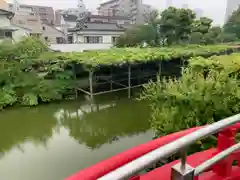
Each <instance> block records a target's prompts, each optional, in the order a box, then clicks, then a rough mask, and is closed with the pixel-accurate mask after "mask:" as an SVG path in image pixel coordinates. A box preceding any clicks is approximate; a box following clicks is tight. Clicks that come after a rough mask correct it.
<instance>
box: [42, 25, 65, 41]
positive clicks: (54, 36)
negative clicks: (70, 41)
mask: <svg viewBox="0 0 240 180" xmlns="http://www.w3.org/2000/svg"><path fill="white" fill-rule="evenodd" d="M42 36H43V38H44V39H45V40H46V41H47V42H49V43H50V44H63V43H66V41H65V39H66V37H65V34H64V32H62V31H61V30H58V29H57V28H55V27H54V26H52V25H49V24H42Z"/></svg>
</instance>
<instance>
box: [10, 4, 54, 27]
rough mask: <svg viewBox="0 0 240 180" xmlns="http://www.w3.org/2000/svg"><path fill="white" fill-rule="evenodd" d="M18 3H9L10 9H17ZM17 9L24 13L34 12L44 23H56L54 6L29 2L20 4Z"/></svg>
mask: <svg viewBox="0 0 240 180" xmlns="http://www.w3.org/2000/svg"><path fill="white" fill-rule="evenodd" d="M15 6H16V5H14V4H9V10H11V11H14V12H15V11H16V7H15ZM17 10H18V11H19V12H22V13H24V12H25V13H33V14H35V15H37V16H39V18H40V20H41V21H42V22H43V23H47V24H54V19H55V17H54V10H53V8H52V7H48V6H35V5H27V4H19V5H18V8H17Z"/></svg>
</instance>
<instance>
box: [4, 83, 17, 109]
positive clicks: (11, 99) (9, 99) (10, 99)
mask: <svg viewBox="0 0 240 180" xmlns="http://www.w3.org/2000/svg"><path fill="white" fill-rule="evenodd" d="M15 102H17V96H16V94H15V92H14V90H13V89H12V88H11V87H7V86H4V87H2V88H0V110H1V109H3V108H4V107H7V106H11V105H13V104H14V103H15Z"/></svg>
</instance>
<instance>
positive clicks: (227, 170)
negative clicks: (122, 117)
mask: <svg viewBox="0 0 240 180" xmlns="http://www.w3.org/2000/svg"><path fill="white" fill-rule="evenodd" d="M235 134H236V128H229V129H226V130H223V131H221V132H220V133H219V134H218V142H217V153H219V152H221V151H223V150H225V149H227V148H229V147H231V146H232V145H234V144H235ZM232 163H233V159H232V158H227V159H224V160H222V161H220V162H218V163H217V164H216V165H214V166H213V172H215V173H216V174H218V175H219V176H222V177H228V176H230V175H231V172H232Z"/></svg>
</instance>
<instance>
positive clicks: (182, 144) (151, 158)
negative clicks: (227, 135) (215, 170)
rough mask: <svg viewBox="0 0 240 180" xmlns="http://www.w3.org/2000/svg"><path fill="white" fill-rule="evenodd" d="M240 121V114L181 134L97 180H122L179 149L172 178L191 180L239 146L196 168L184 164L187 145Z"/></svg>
mask: <svg viewBox="0 0 240 180" xmlns="http://www.w3.org/2000/svg"><path fill="white" fill-rule="evenodd" d="M238 122H240V114H237V115H235V116H232V117H229V118H225V119H224V120H220V121H218V122H215V123H213V124H210V125H207V126H205V127H203V128H201V129H199V130H197V131H195V132H193V133H191V134H188V135H186V136H183V137H181V138H179V139H177V140H175V141H173V142H171V143H169V144H166V145H164V146H162V147H160V148H157V149H155V150H153V151H152V152H149V153H147V154H145V155H143V156H141V157H139V158H137V159H135V160H133V161H131V162H130V163H128V164H125V165H124V166H122V167H119V168H117V169H116V170H114V171H112V172H110V173H108V174H106V175H104V176H102V177H100V178H98V179H99V180H123V179H127V178H130V177H132V176H133V175H136V174H137V173H138V172H140V171H142V170H144V169H145V168H146V167H149V166H150V165H153V164H154V163H156V162H158V161H159V160H161V159H163V158H167V157H170V156H171V155H173V154H175V153H177V152H179V151H181V152H182V153H181V154H182V155H181V156H182V157H181V162H180V163H179V164H177V165H175V166H173V167H172V174H171V175H172V180H178V179H179V180H180V179H181V180H193V179H194V176H197V175H199V174H200V173H201V172H203V171H204V170H206V169H208V168H209V167H210V166H212V165H213V164H215V163H216V162H218V161H220V160H222V159H223V158H224V157H226V156H227V155H229V154H231V153H233V152H235V151H236V150H238V149H239V148H240V144H236V145H234V146H232V147H230V148H229V149H226V150H224V151H222V152H221V153H219V154H217V155H216V156H215V157H213V158H211V159H209V160H208V161H206V162H204V163H203V164H201V165H199V166H198V167H196V168H193V167H191V166H189V165H188V164H186V152H185V150H186V149H187V147H188V146H189V145H191V144H193V143H194V142H196V141H197V140H200V139H202V138H205V137H207V136H210V135H212V134H215V133H217V132H219V131H221V130H224V129H225V128H229V127H231V126H232V125H234V124H236V123H238Z"/></svg>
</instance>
